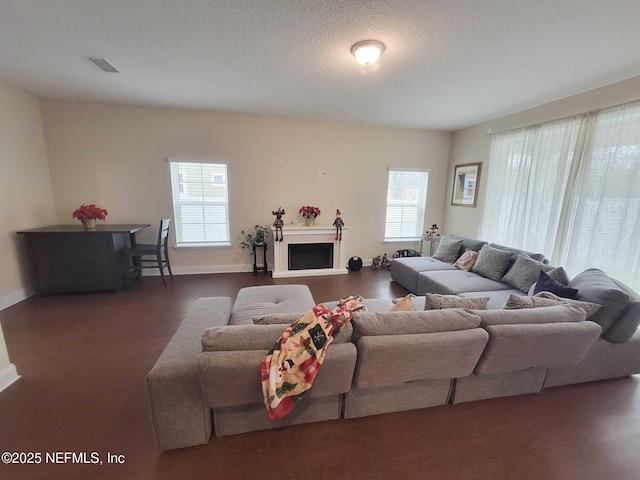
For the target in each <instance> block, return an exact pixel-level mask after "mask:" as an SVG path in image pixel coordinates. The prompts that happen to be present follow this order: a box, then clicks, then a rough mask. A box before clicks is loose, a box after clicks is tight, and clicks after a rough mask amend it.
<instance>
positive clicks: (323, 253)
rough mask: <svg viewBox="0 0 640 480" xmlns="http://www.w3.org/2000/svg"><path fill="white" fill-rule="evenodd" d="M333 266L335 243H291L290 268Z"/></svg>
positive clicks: (303, 268)
mask: <svg viewBox="0 0 640 480" xmlns="http://www.w3.org/2000/svg"><path fill="white" fill-rule="evenodd" d="M315 268H333V243H290V244H289V270H311V269H315Z"/></svg>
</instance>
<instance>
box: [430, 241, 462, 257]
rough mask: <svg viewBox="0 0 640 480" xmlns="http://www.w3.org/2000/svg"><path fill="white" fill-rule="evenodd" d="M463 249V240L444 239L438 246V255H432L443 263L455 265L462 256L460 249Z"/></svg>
mask: <svg viewBox="0 0 640 480" xmlns="http://www.w3.org/2000/svg"><path fill="white" fill-rule="evenodd" d="M461 248H462V240H455V239H452V238H448V237H442V239H441V240H440V243H439V244H438V249H437V250H436V253H434V254H433V255H432V257H433V258H435V259H436V260H440V261H442V262H447V263H453V262H455V261H456V260H457V259H458V257H459V256H460V249H461Z"/></svg>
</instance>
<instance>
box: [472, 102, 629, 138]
mask: <svg viewBox="0 0 640 480" xmlns="http://www.w3.org/2000/svg"><path fill="white" fill-rule="evenodd" d="M634 104H638V105H640V99H638V100H632V101H630V102H625V103H619V104H618V105H613V106H611V107H603V108H598V109H596V110H590V111H588V112H584V113H578V114H575V115H568V116H566V117H561V118H556V119H554V120H548V121H546V122H540V123H533V124H531V125H526V126H524V127H517V128H512V129H510V130H502V131H500V132H492V131H490V129H489V130H488V131H487V133H486V134H485V136H486V137H494V136H496V135H504V134H505V133H516V132H519V131H522V130H530V129H533V128H540V127H544V126H547V125H553V124H554V123H560V122H567V121H569V120H575V119H578V118H587V117H591V116H594V115H597V114H599V113H605V112H608V111H611V110H617V109H619V108H623V107H629V106H631V105H634Z"/></svg>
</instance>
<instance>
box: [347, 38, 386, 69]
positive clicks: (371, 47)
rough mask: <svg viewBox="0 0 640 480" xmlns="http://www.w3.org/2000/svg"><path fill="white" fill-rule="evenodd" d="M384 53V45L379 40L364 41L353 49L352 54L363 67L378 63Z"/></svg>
mask: <svg viewBox="0 0 640 480" xmlns="http://www.w3.org/2000/svg"><path fill="white" fill-rule="evenodd" d="M382 52H384V43H382V42H379V41H378V40H363V41H362V42H358V43H356V44H355V45H354V46H353V47H351V53H352V54H353V56H354V57H356V60H357V61H358V62H360V63H361V64H363V65H371V64H372V63H375V62H377V61H378V59H379V58H380V55H382Z"/></svg>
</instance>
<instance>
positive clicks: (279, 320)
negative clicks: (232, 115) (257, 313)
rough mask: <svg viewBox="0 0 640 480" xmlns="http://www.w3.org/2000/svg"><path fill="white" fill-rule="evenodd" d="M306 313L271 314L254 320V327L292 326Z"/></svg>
mask: <svg viewBox="0 0 640 480" xmlns="http://www.w3.org/2000/svg"><path fill="white" fill-rule="evenodd" d="M303 315H304V313H270V314H268V315H263V316H261V317H256V318H254V319H253V324H254V325H275V324H282V325H284V324H286V325H291V324H292V323H294V322H297V321H298V320H300V319H301V318H302V316H303Z"/></svg>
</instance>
